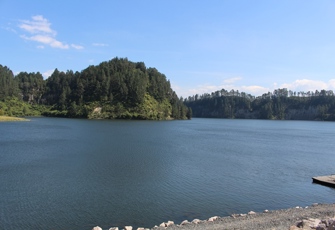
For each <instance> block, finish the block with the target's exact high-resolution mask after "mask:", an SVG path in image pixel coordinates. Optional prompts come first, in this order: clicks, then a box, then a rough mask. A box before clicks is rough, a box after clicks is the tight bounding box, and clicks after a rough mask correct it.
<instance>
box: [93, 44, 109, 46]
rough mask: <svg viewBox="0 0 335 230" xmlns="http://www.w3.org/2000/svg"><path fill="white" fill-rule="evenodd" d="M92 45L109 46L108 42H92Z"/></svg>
mask: <svg viewBox="0 0 335 230" xmlns="http://www.w3.org/2000/svg"><path fill="white" fill-rule="evenodd" d="M92 45H93V46H109V45H108V44H105V43H93V44H92Z"/></svg>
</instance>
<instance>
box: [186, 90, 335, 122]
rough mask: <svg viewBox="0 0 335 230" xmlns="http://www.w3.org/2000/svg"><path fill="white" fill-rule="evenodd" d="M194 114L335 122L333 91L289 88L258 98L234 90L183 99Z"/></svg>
mask: <svg viewBox="0 0 335 230" xmlns="http://www.w3.org/2000/svg"><path fill="white" fill-rule="evenodd" d="M184 103H185V105H187V106H189V107H190V108H191V109H192V112H193V117H207V118H209V117H211V118H241V119H243V118H246V119H285V120H325V121H335V96H334V93H333V91H331V90H329V91H326V90H321V91H318V90H316V91H315V92H311V91H308V92H293V91H291V90H287V89H286V88H283V89H277V90H274V92H273V93H270V92H268V93H266V94H263V95H262V96H259V97H255V96H252V95H250V94H246V93H244V92H239V91H235V90H231V91H229V92H228V91H227V90H224V89H222V90H220V91H216V92H213V93H211V94H203V95H194V96H190V97H188V98H186V99H185V100H184Z"/></svg>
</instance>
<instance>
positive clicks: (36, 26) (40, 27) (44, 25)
mask: <svg viewBox="0 0 335 230" xmlns="http://www.w3.org/2000/svg"><path fill="white" fill-rule="evenodd" d="M32 19H33V20H32V21H28V20H22V21H21V22H22V23H21V24H20V25H19V27H20V28H21V29H23V30H25V31H27V32H29V33H31V34H38V33H47V34H52V35H53V36H56V34H57V33H56V31H54V30H52V29H51V27H50V26H51V23H50V22H49V21H48V20H47V19H46V18H44V17H43V16H42V15H36V16H33V17H32Z"/></svg>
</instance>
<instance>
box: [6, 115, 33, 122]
mask: <svg viewBox="0 0 335 230" xmlns="http://www.w3.org/2000/svg"><path fill="white" fill-rule="evenodd" d="M8 121H30V120H29V119H26V118H22V117H10V116H0V122H8Z"/></svg>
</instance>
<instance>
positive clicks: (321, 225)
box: [316, 224, 327, 230]
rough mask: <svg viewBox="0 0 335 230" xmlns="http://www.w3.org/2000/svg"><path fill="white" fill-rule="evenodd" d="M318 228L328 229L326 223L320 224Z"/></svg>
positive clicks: (318, 229)
mask: <svg viewBox="0 0 335 230" xmlns="http://www.w3.org/2000/svg"><path fill="white" fill-rule="evenodd" d="M316 230H327V226H326V225H325V224H319V225H318V226H317V227H316Z"/></svg>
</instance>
